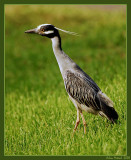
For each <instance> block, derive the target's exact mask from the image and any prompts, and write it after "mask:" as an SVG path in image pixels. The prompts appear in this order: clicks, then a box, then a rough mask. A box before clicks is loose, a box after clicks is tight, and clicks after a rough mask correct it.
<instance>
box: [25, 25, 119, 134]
mask: <svg viewBox="0 0 131 160" xmlns="http://www.w3.org/2000/svg"><path fill="white" fill-rule="evenodd" d="M59 30H60V31H63V32H66V33H69V34H73V35H75V34H76V33H74V32H70V31H66V30H63V29H60V28H57V27H55V26H54V25H52V24H41V25H39V26H37V27H36V28H34V29H29V30H27V31H25V33H31V34H33V33H35V34H38V35H41V36H44V37H47V38H50V39H51V41H52V48H53V52H54V55H55V57H56V60H57V63H58V65H59V68H60V72H61V75H62V78H63V80H64V85H65V89H66V91H67V93H68V95H69V98H70V99H71V101H72V102H73V104H74V106H75V107H76V110H77V119H76V123H75V127H74V132H75V131H76V129H77V127H78V125H79V123H80V115H81V118H82V121H83V126H84V133H85V134H86V128H87V124H86V120H85V118H84V116H83V111H85V112H87V113H92V114H94V115H100V116H102V117H106V118H107V119H108V120H109V121H110V122H111V123H113V124H114V123H115V122H116V121H117V120H118V113H117V112H116V110H115V109H114V106H113V102H112V100H110V98H109V97H108V96H107V95H106V94H105V93H103V92H102V91H101V89H100V88H99V87H98V85H97V84H96V83H95V82H94V80H93V79H92V78H91V77H90V76H89V75H88V74H86V73H85V72H84V71H83V70H82V69H81V68H80V67H79V66H78V65H77V64H76V63H75V62H74V61H73V60H72V59H71V58H70V57H69V56H68V55H67V54H65V52H64V51H63V50H62V45H61V37H60V34H59Z"/></svg>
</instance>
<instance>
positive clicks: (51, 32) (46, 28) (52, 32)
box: [38, 24, 59, 38]
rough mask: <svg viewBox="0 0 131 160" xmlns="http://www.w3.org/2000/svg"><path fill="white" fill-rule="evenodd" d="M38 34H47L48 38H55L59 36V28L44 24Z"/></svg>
mask: <svg viewBox="0 0 131 160" xmlns="http://www.w3.org/2000/svg"><path fill="white" fill-rule="evenodd" d="M38 34H40V35H42V36H46V37H48V38H53V37H55V36H59V32H58V30H57V29H56V28H55V27H54V26H53V25H50V24H49V25H42V26H41V27H40V29H39V31H38Z"/></svg>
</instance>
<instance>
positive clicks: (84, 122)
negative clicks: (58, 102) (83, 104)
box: [80, 111, 86, 134]
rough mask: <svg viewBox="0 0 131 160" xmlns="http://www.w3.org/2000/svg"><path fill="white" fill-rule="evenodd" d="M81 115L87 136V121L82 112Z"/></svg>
mask: <svg viewBox="0 0 131 160" xmlns="http://www.w3.org/2000/svg"><path fill="white" fill-rule="evenodd" d="M80 114H81V118H82V121H83V125H84V133H85V134H86V121H85V118H84V116H83V113H82V111H81V112H80Z"/></svg>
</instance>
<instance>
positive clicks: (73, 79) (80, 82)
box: [64, 71, 100, 110]
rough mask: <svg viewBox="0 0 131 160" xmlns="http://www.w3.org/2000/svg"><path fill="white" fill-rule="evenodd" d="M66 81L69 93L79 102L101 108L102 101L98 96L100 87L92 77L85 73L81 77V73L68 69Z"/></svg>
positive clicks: (96, 108)
mask: <svg viewBox="0 0 131 160" xmlns="http://www.w3.org/2000/svg"><path fill="white" fill-rule="evenodd" d="M64 83H65V88H66V91H67V93H68V94H69V95H70V96H71V97H72V98H74V99H75V100H76V101H77V102H79V103H80V104H83V105H86V106H87V107H91V108H93V109H95V110H100V101H99V98H98V97H97V93H98V91H100V89H99V87H98V86H97V85H96V84H95V82H94V81H93V80H92V79H91V78H90V77H89V78H88V77H87V76H86V77H85V76H84V75H82V77H81V76H80V74H77V73H72V72H71V71H67V73H66V77H65V79H64Z"/></svg>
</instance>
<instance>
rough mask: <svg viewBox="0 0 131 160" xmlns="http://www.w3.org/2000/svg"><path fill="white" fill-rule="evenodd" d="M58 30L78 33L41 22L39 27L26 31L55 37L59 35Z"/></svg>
mask: <svg viewBox="0 0 131 160" xmlns="http://www.w3.org/2000/svg"><path fill="white" fill-rule="evenodd" d="M58 30H61V31H63V32H66V33H68V34H72V35H77V33H74V32H70V31H65V30H63V29H60V28H56V27H55V26H53V25H52V24H41V25H39V26H38V27H37V28H34V29H30V30H27V31H25V33H36V34H39V35H41V36H46V37H48V38H54V37H55V36H59V32H58Z"/></svg>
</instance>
